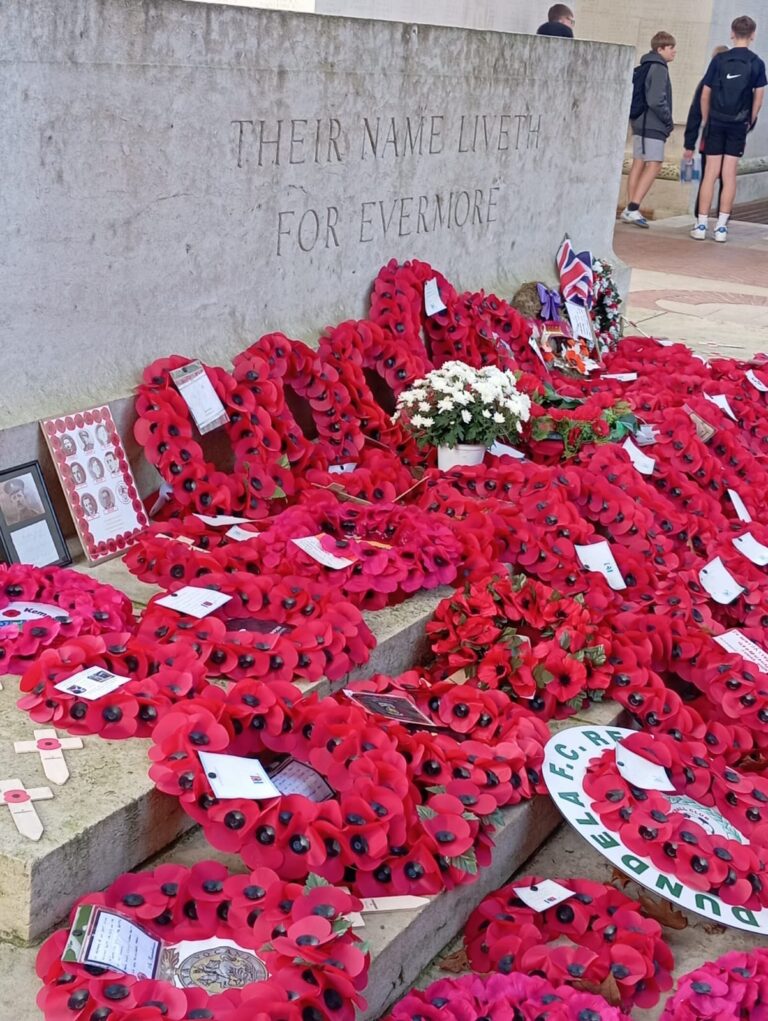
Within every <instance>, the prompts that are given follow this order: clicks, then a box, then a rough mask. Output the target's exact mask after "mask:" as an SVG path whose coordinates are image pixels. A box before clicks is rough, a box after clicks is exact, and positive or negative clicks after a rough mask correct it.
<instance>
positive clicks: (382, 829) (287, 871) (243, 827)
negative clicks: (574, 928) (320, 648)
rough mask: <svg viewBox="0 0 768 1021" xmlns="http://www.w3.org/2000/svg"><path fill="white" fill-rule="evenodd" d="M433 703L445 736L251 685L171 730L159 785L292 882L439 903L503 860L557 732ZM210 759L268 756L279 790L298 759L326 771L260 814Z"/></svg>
mask: <svg viewBox="0 0 768 1021" xmlns="http://www.w3.org/2000/svg"><path fill="white" fill-rule="evenodd" d="M384 680H386V679H384ZM388 687H389V685H387V684H386V683H382V684H380V685H378V688H377V685H376V683H375V682H370V683H368V684H362V685H360V690H361V691H368V692H371V691H376V690H382V689H386V688H388ZM448 688H451V689H454V688H455V689H456V690H455V691H450V692H449V691H448V690H447V689H448ZM396 693H398V694H402V692H401V691H397V692H396ZM432 698H433V699H436V701H434V702H433V703H432V704H434V705H435V706H436V709H435V711H434V712H433V713H431V714H429V715H430V716H431V718H432V719H433V720H434V724H433V726H432V727H429V728H426V727H425V728H424V729H416V730H413V731H412V730H411V729H410V728H409V727H408V726H406V725H404V724H403V723H400V722H397V721H395V720H392V719H385V718H384V717H379V716H376V715H373V714H372V713H369V712H368V711H366V709H363V708H362V707H361V706H359V705H356V704H353V703H352V702H350V701H349V700H348V699H347V697H346V696H343V695H340V696H337V697H330V698H325V699H322V700H320V701H317V700H314V699H310V700H307V699H303V700H301V699H300V694H299V692H298V690H297V689H296V688H294V687H293V686H291V685H275V684H265V683H260V682H253V681H240V682H239V683H238V684H236V685H235V686H234V687H233V688H232V689H231V690H230V691H229V692H228V693H227V694H226V695H224V694H221V693H219V694H218V695H216V696H214V697H210V698H199V699H196V700H195V701H194V702H193V703H186V704H181V705H179V706H177V707H176V708H175V709H174V710H173V711H172V712H170V713H168V714H167V715H166V716H165V717H164V718H163V720H162V721H161V722H160V724H159V725H158V727H157V728H156V730H155V733H154V747H153V748H152V750H151V752H150V757H151V759H152V760H153V763H154V764H153V766H152V767H151V770H150V776H151V777H152V779H153V780H154V781H155V783H156V784H157V786H158V787H159V789H160V790H162V791H164V792H165V793H168V794H172V795H174V796H176V797H178V798H179V799H180V800H181V803H182V805H183V806H184V808H185V810H186V811H187V812H188V813H189V814H190V815H191V816H192V818H193V819H195V820H196V821H197V822H199V823H201V824H202V826H203V829H204V831H205V834H206V837H207V839H208V840H209V841H210V842H211V844H213V846H214V847H216V848H218V849H220V850H226V851H228V852H234V853H238V854H240V855H241V857H242V858H243V860H244V861H245V862H246V864H250V865H253V866H255V865H256V864H263V865H267V866H268V867H270V868H274V869H276V870H277V871H278V872H279V874H280V875H282V876H285V877H288V878H293V879H299V878H302V877H304V876H306V875H307V874H308V872H309V871H313V872H317V873H319V874H320V875H322V876H324V877H325V878H326V879H328V880H329V881H331V882H341V881H343V882H345V883H349V884H351V885H352V886H353V888H354V889H355V890H356V891H357V892H358V893H360V895H362V896H379V895H382V894H385V895H386V894H404V893H415V894H432V893H437V892H438V891H439V890H441V889H443V888H445V887H451V886H455V885H457V884H459V883H466V882H471V881H472V880H473V878H474V876H475V875H476V873H477V870H478V865H481V864H485V863H487V862H488V861H489V860H490V848H491V846H492V841H491V837H490V834H491V832H492V829H493V825H494V823H495V812H496V809H497V808H498V807H499V806H500V805H504V804H511V803H514V802H517V801H520V800H522V798H524V797H531V796H532V795H533V793H535V792H538V791H540V790H543V786H542V783H541V777H540V773H539V771H538V769H537V768H536V764H538V765H539V766H540V765H541V761H542V758H543V744H544V741H545V740H546V728H545V727H544V725H543V724H542V723H541V722H540V721H538V720H536V719H535V718H534V717H532V716H530V714H528V713H526V712H525V711H524V710H521V709H519V708H516V707H512V706H510V705H509V703H508V700H506V698H505V696H502V695H500V693H498V692H492V693H485V694H483V693H480V692H477V691H474V690H472V689H466V690H465V691H462V687H461V686H455V685H447V686H446V690H445V691H444V692H439V691H438V692H437V693H435V692H433V693H432ZM503 710H506V713H504V712H503ZM444 719H446V720H448V721H454V722H455V732H454V733H450V732H446V731H445V730H437V729H433V727H437V726H440V725H441V724H443V720H444ZM443 725H444V724H443ZM415 726H418V724H415ZM452 729H453V728H452ZM462 737H463V738H464V740H460V739H459V738H462ZM203 751H204V752H214V753H219V754H225V755H229V756H235V757H237V758H239V759H245V760H249V759H253V758H254V757H258V758H259V759H260V761H261V762H262V765H263V766H264V767H265V768H266V769H267V770H268V772H272V774H273V775H276V780H275V782H276V783H277V785H278V789H280V787H279V785H280V780H279V777H280V776H282V775H283V771H282V770H283V769H285V768H286V767H285V765H284V763H285V760H286V757H289V758H290V759H291V769H292V770H294V771H296V770H298V771H299V772H300V773H302V774H305V773H306V771H307V767H309V769H310V770H312V771H314V772H313V773H311V775H310V779H311V777H314V778H315V780H314V784H310V786H309V787H307V785H306V783H302V785H301V786H300V787H296V786H293V787H287V788H284V792H283V794H282V796H281V797H279V798H275V797H272V798H270V799H268V800H262V801H258V802H256V801H253V800H252V799H248V798H226V799H219V798H217V797H215V796H214V795H213V790H212V788H211V786H210V781H209V779H208V777H207V776H206V772H205V770H204V769H203V767H202V764H201V760H200V757H199V754H198V753H199V752H203ZM293 763H298V764H299V765H298V766H296V765H294V764H293ZM277 767H282V768H281V769H280V771H279V772H278V773H277V774H275V769H276V768H277ZM318 775H319V779H318ZM308 782H309V781H307V783H308ZM291 791H293V792H294V793H290V792H291ZM297 791H298V793H296V792H297ZM321 798H322V799H324V800H320V799H321Z"/></svg>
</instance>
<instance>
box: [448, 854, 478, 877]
mask: <svg viewBox="0 0 768 1021" xmlns="http://www.w3.org/2000/svg"><path fill="white" fill-rule="evenodd" d="M448 861H449V862H450V863H451V865H453V866H454V867H455V868H457V869H460V870H461V871H462V872H466V873H467V875H468V876H476V875H477V855H476V854H475V851H474V848H470V849H469V850H468V851H467V853H466V854H462V855H459V857H458V858H449V859H448Z"/></svg>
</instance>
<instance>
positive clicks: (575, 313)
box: [565, 301, 595, 344]
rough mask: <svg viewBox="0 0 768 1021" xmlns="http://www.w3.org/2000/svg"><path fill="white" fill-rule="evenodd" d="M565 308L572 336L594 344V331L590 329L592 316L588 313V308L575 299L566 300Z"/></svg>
mask: <svg viewBox="0 0 768 1021" xmlns="http://www.w3.org/2000/svg"><path fill="white" fill-rule="evenodd" d="M565 310H566V312H567V313H568V320H569V322H570V324H571V333H572V334H573V335H574V337H581V339H582V340H586V341H588V342H589V343H590V344H594V342H595V333H594V330H593V329H592V317H591V316H590V314H589V310H588V309H586V308H584V306H583V305H579V304H577V303H576V302H575V301H566V303H565Z"/></svg>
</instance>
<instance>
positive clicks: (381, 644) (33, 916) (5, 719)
mask: <svg viewBox="0 0 768 1021" xmlns="http://www.w3.org/2000/svg"><path fill="white" fill-rule="evenodd" d="M75 567H76V568H77V569H81V570H83V571H84V572H85V573H88V574H90V575H92V576H93V577H96V578H97V579H98V580H100V581H104V582H109V583H110V584H113V585H115V586H116V587H117V588H120V589H122V590H123V591H125V592H127V593H128V595H129V596H130V598H131V599H132V600H133V601H134V602H135V603H136V604H137V605H142V604H143V603H145V602H146V600H147V599H149V598H150V596H151V595H152V594H153V593H154V592H155V591H157V589H156V588H155V587H154V586H148V585H145V584H144V583H143V582H139V581H137V580H136V579H135V578H133V577H132V576H131V575H130V574H129V573H128V571H127V569H126V567H125V564H124V563H123V562H122V561H121V560H113V561H108V562H107V563H105V564H101V565H98V566H96V567H85V566H83V565H82V564H79V563H76V564H75ZM446 591H447V590H440V591H435V592H422V593H418V594H417V595H416V596H414V597H413V598H411V599H409V600H408V601H407V602H406V603H403V604H401V605H400V606H397V607H394V608H392V609H386V610H380V611H377V612H374V613H370V614H367V615H366V616H367V619H368V623H369V625H370V627H371V629H372V630H373V632H374V634H375V635H376V638H377V646H376V648H375V649H374V650H373V653H372V655H371V659H370V661H369V663H368V664H366V666H365V667H363V668H361V669H359V670H357V671H355V676H367V675H369V674H372V673H379V672H382V673H383V672H392V673H400V672H402V671H403V670H406V669H408V667H410V666H411V665H412V664H413V663H414V662H415V659H416V655H417V654H418V653H419V652H420V648H421V644H422V643H423V641H424V629H425V625H426V622H427V621H428V620H429V618H430V617H431V615H432V613H433V612H434V609H435V606H436V605H437V603H438V602H439V601H440V599H441V598H442V597H443V596H444V595H445V594H446ZM348 680H349V678H343V679H342V680H340V681H338V682H337V683H336V684H334V688H339V687H342V686H343V685H344V684H346V683H347V681H348ZM3 687H4V690H3V691H2V692H0V780H2V779H3V778H6V777H8V778H10V777H13V778H19V779H21V780H22V782H23V783H24V785H25V787H27V788H32V787H42V786H51V787H52V790H53V793H54V797H53V798H52V799H51V800H45V801H39V802H35V810H36V811H37V814H38V816H39V818H40V819H41V821H42V823H43V826H44V833H43V835H42V837H41V838H40V840H38V841H32V840H29V839H27V838H25V837H23V836H21V834H19V833H18V831H17V829H16V827H15V825H14V824H13V821H12V819H11V817H10V814H9V813H8V812H7V811H5V809H3V810H2V812H0V828H1V829H0V833H2V841H1V842H0V846H1V847H2V850H0V938H13V939H15V940H19V941H30V940H34V939H36V938H37V937H39V936H41V935H42V934H44V933H45V932H47V931H48V930H49V929H51V928H52V927H53V926H55V925H56V923H57V922H59V921H60V920H61V919H62V918H63V917H64V916H65V915H66V914H67V912H68V911H69V908H70V907H71V905H72V903H73V902H74V901H75V900H76V899H77V898H78V897H79V896H81V895H82V894H83V893H86V892H87V891H89V890H98V889H101V888H103V887H104V886H107V885H108V884H109V883H111V882H112V880H113V879H114V878H115V877H116V876H118V875H119V874H120V873H122V872H126V871H129V870H130V869H133V868H136V867H137V866H139V865H140V864H141V863H142V862H144V861H146V860H147V859H148V858H150V857H151V856H152V855H155V854H157V853H158V852H159V851H161V850H162V849H163V848H164V847H167V846H168V845H169V844H170V843H172V842H173V841H174V840H176V839H177V838H178V837H179V836H180V835H181V834H182V833H184V832H185V831H186V830H187V829H189V828H190V826H191V822H190V820H189V819H188V817H187V816H186V815H185V813H184V812H182V811H181V809H180V808H179V805H178V803H177V802H176V800H175V799H173V798H169V797H168V796H167V795H164V794H161V793H159V792H158V791H157V790H156V789H155V787H154V785H153V784H152V783H151V781H150V780H149V777H148V775H147V769H148V762H147V749H148V747H149V742H148V741H141V740H130V741H105V740H103V739H102V738H99V737H85V738H83V739H82V740H83V748H82V749H81V750H76V751H69V752H66V753H65V755H66V758H67V760H68V762H69V768H70V773H71V776H70V779H69V780H68V781H67V783H66V784H64V785H63V786H61V787H56V786H55V785H50V784H49V783H48V781H47V780H46V778H45V775H44V773H43V769H42V764H41V762H40V758H39V756H38V755H36V754H34V753H29V754H25V755H16V754H15V753H14V750H13V742H14V741H29V740H32V739H33V730H34V729H35V727H36V725H35V724H33V723H32V721H31V720H30V719H29V718H28V716H27V715H26V713H23V712H21V710H19V709H17V708H16V704H15V703H16V700H17V698H18V679H17V678H16V677H11V676H7V677H5V678H3ZM304 687H305V689H306V690H312V689H313V688H316V689H318V690H319V691H320V693H321V694H325V693H327V692H328V690H329V689H330V685H329V684H328V682H327V681H320V682H319V683H318V684H316V685H305V686H304ZM61 736H63V732H61Z"/></svg>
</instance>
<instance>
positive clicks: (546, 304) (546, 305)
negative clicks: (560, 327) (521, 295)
mask: <svg viewBox="0 0 768 1021" xmlns="http://www.w3.org/2000/svg"><path fill="white" fill-rule="evenodd" d="M536 288H537V290H538V292H539V301H540V302H541V318H542V319H544V320H545V321H546V322H550V323H556V322H559V321H560V295H559V294H558V292H557V291H550V289H549V288H548V287H545V286H544V284H536Z"/></svg>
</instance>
